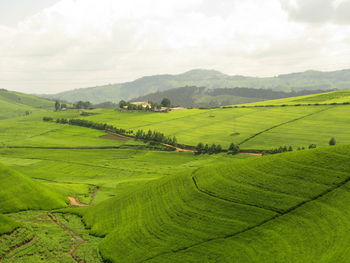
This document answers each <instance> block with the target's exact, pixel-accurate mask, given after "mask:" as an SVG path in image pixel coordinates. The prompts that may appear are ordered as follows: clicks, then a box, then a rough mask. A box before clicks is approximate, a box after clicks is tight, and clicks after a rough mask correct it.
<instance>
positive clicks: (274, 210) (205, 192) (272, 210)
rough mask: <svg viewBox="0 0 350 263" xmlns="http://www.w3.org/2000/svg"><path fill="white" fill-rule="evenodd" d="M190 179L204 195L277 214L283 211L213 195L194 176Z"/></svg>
mask: <svg viewBox="0 0 350 263" xmlns="http://www.w3.org/2000/svg"><path fill="white" fill-rule="evenodd" d="M192 181H193V183H194V185H195V187H196V188H197V190H198V191H199V192H201V193H203V194H205V195H209V196H211V197H213V198H216V199H219V200H223V201H226V202H230V203H234V204H240V205H246V206H252V207H255V208H259V209H264V210H268V211H271V212H275V213H277V214H282V213H283V210H279V209H275V208H272V207H263V206H258V205H255V204H250V203H245V202H241V201H237V200H233V199H228V198H224V197H220V196H217V195H215V194H214V193H212V192H209V191H206V190H203V189H201V188H200V187H199V186H198V183H197V180H196V178H195V176H192Z"/></svg>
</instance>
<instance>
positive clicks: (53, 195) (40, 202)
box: [0, 165, 66, 213]
mask: <svg viewBox="0 0 350 263" xmlns="http://www.w3.org/2000/svg"><path fill="white" fill-rule="evenodd" d="M0 185H1V191H0V213H4V212H14V211H18V210H26V209H51V208H58V207H63V206H65V205H66V202H65V199H66V197H65V196H63V195H61V194H58V193H57V192H56V191H55V190H53V189H51V188H48V187H46V186H43V185H41V184H40V183H38V182H35V181H33V180H32V179H30V178H29V177H27V176H24V175H23V174H21V173H19V172H16V171H14V170H12V169H9V168H7V167H5V166H3V165H0Z"/></svg>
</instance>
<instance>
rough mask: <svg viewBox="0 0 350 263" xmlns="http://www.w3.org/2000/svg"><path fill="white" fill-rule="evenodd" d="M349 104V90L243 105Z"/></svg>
mask: <svg viewBox="0 0 350 263" xmlns="http://www.w3.org/2000/svg"><path fill="white" fill-rule="evenodd" d="M346 102H349V103H350V90H340V91H331V92H326V93H322V94H312V95H306V96H299V97H292V98H286V99H278V100H267V101H261V102H253V103H249V104H244V105H246V106H262V105H276V106H277V105H297V104H302V105H307V104H315V103H318V104H331V103H346Z"/></svg>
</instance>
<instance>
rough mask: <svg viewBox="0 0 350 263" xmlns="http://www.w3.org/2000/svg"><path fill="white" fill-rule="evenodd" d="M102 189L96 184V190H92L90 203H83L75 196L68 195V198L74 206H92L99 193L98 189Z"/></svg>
mask: <svg viewBox="0 0 350 263" xmlns="http://www.w3.org/2000/svg"><path fill="white" fill-rule="evenodd" d="M99 190H100V187H98V186H97V185H96V186H95V188H94V190H92V191H91V192H90V194H91V199H90V202H89V203H88V204H83V203H80V202H79V201H78V199H77V198H76V197H74V196H68V200H69V203H70V205H72V206H78V207H84V206H90V205H92V202H93V201H94V200H95V198H96V195H97V193H98V191H99Z"/></svg>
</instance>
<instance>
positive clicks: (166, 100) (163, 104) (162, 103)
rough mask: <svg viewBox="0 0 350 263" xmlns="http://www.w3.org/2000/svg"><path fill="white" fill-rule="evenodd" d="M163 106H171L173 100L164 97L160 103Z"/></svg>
mask: <svg viewBox="0 0 350 263" xmlns="http://www.w3.org/2000/svg"><path fill="white" fill-rule="evenodd" d="M160 105H161V106H162V107H170V105H171V101H170V100H169V99H168V98H164V99H162V102H161V103H160Z"/></svg>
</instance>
